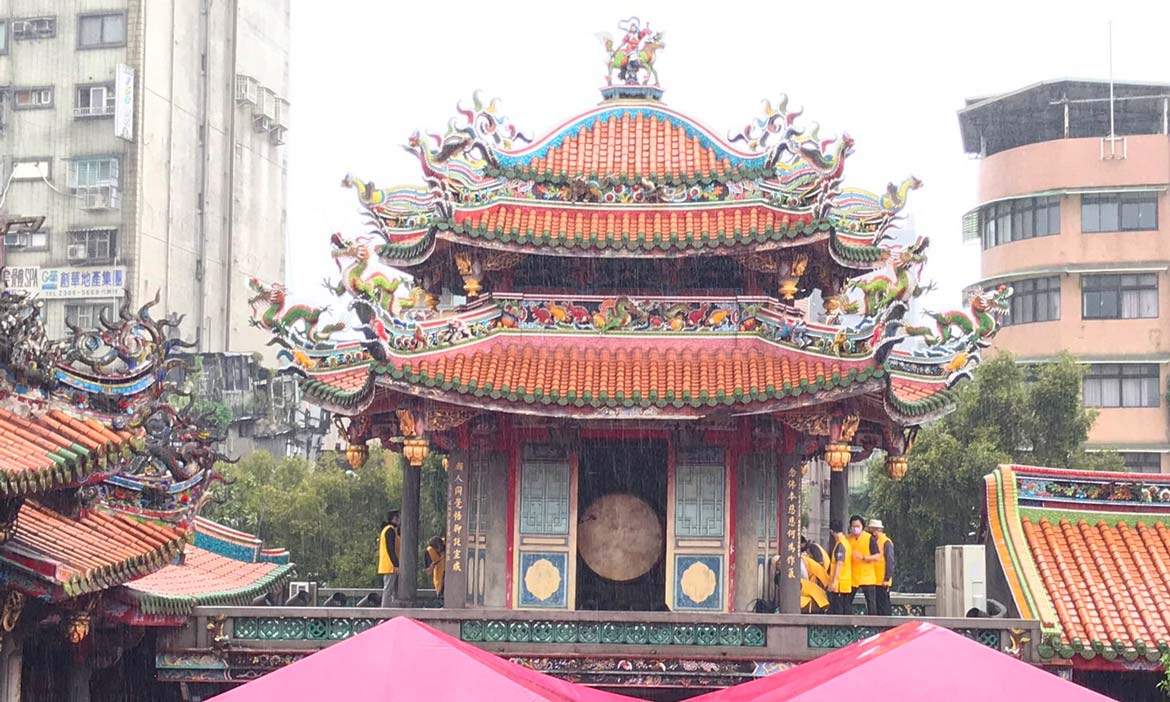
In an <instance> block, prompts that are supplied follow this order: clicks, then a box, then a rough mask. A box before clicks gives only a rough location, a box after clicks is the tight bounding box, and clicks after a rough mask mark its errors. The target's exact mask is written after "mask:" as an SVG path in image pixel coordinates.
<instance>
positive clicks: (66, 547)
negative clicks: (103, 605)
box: [0, 500, 186, 596]
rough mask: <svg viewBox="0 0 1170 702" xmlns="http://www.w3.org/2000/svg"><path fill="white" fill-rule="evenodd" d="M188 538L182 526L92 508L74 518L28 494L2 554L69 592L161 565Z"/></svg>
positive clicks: (108, 584) (92, 588)
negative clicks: (165, 525) (151, 521)
mask: <svg viewBox="0 0 1170 702" xmlns="http://www.w3.org/2000/svg"><path fill="white" fill-rule="evenodd" d="M185 543H186V535H185V534H184V532H183V531H181V530H179V529H177V528H174V527H163V526H158V525H155V524H151V523H148V522H137V521H134V520H132V519H130V518H128V517H124V516H121V515H110V514H105V513H103V512H100V511H89V512H86V513H85V514H83V515H82V516H81V518H79V519H71V518H69V517H66V516H64V515H62V514H60V513H58V512H56V511H54V510H52V509H49V508H48V507H46V506H44V505H42V504H40V503H38V502H36V501H35V500H26V501H25V503H24V504H23V505H22V506H21V508H20V513H19V514H18V515H17V517H16V527H15V529H14V530H13V533H12V535H11V536H10V538H9V539H8V540H7V541H6V542H5V543H4V544H3V546H0V560H4V561H7V562H8V563H10V564H12V565H15V566H16V567H19V568H22V569H24V570H28V571H31V572H33V573H36V574H37V575H39V576H41V577H42V578H44V579H46V580H49V581H50V582H52V583H54V584H55V585H59V586H61V587H63V588H64V590H65V593H66V594H67V595H69V596H76V595H78V594H81V593H85V592H93V591H96V590H102V589H105V588H108V587H111V586H114V585H117V584H120V583H122V582H125V581H127V580H130V579H131V578H134V577H136V576H140V575H144V574H146V573H149V572H151V571H153V570H155V569H157V568H161V567H163V566H164V565H166V564H167V563H168V562H169V561H171V560H173V559H174V558H175V557H176V556H177V555H178V554H179V553H180V552H181V551H182V548H183V546H184V544H185Z"/></svg>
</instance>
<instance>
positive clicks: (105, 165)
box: [69, 156, 118, 190]
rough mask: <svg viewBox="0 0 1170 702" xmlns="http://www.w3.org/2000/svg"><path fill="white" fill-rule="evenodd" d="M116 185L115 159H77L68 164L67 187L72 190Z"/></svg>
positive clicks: (116, 166)
mask: <svg viewBox="0 0 1170 702" xmlns="http://www.w3.org/2000/svg"><path fill="white" fill-rule="evenodd" d="M117 184H118V159H117V157H112V156H110V157H101V158H79V159H76V160H74V161H70V162H69V187H70V188H73V189H74V190H76V189H79V188H93V187H98V186H102V185H117Z"/></svg>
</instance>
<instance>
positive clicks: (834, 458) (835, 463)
mask: <svg viewBox="0 0 1170 702" xmlns="http://www.w3.org/2000/svg"><path fill="white" fill-rule="evenodd" d="M851 460H853V452H852V451H851V450H850V447H849V444H829V445H828V446H826V447H825V462H826V463H828V464H829V468H831V469H833V470H834V471H842V470H845V468H846V467H847V466H848V465H849V462H850V461H851Z"/></svg>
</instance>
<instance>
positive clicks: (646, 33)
mask: <svg viewBox="0 0 1170 702" xmlns="http://www.w3.org/2000/svg"><path fill="white" fill-rule="evenodd" d="M618 27H619V28H620V29H622V30H623V31H624V32H625V35H624V36H623V37H622V38H621V40H620V41H618V42H615V41H614V38H613V37H612V36H610V35H609V33H608V32H602V33H600V34H598V35H597V38H598V39H600V40H601V43H602V45H603V46H605V50H606V52H608V53H609V58H608V60H606V63H605V67H606V69H607V70H608V74H607V75H606V77H605V81H606V84H607V85H613V73H614V71H617V74H618V80H620V81H621V82H623V83H625V84H626V85H649V84H650V79H651V78H653V79H654V85H655V86H657V85H658V71H656V70H654V58H655V56H656V54H657V53H658V51H659V50H660V49H664V48H666V44H665V43H664V42H663V38H662V32H652V31H650V27H649V25H647V26H642V24H641V22H640V21H639V20H638V18H637V17H630V18H629V19H627V20H624V21H622V22H619V23H618ZM642 71H645V72H646V76H645V78H642V77H641V75H640V74H641V72H642Z"/></svg>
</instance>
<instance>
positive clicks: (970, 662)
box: [692, 623, 1110, 702]
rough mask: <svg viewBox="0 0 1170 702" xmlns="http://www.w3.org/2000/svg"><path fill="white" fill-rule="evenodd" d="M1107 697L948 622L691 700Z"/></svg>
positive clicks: (1074, 701) (899, 632) (1087, 701)
mask: <svg viewBox="0 0 1170 702" xmlns="http://www.w3.org/2000/svg"><path fill="white" fill-rule="evenodd" d="M850 699H865V700H897V701H898V702H938V700H946V702H968V701H970V702H976V701H978V702H986V701H987V700H995V699H1012V700H1060V701H1061V702H1109V699H1110V698H1108V697H1105V696H1103V695H1099V694H1097V693H1096V692H1093V691H1091V690H1086V689H1085V688H1083V687H1080V686H1079V685H1074V684H1073V683H1071V682H1068V681H1066V680H1063V679H1062V678H1059V677H1057V676H1056V675H1053V674H1052V673H1049V672H1046V671H1044V670H1041V669H1039V668H1035V667H1033V666H1031V665H1028V664H1027V663H1022V662H1020V661H1018V660H1016V659H1014V658H1012V657H1011V656H1007V655H1005V654H1003V653H1000V652H998V651H993V650H992V649H990V648H988V647H987V646H984V645H983V644H981V643H977V642H975V641H972V640H970V639H968V638H966V637H964V636H961V635H959V634H956V633H954V632H952V631H948V630H947V629H942V628H940V627H937V626H934V625H933V624H925V623H910V624H903V625H902V626H900V627H898V628H897V629H893V630H891V631H887V632H885V633H883V634H879V635H878V636H874V637H871V638H869V639H866V640H865V641H859V642H857V643H855V644H853V645H852V646H847V647H845V648H842V649H841V650H839V651H834V652H833V653H830V654H827V655H824V656H821V657H820V658H817V659H815V660H812V661H809V662H808V663H804V664H801V665H798V666H796V667H795V668H789V669H788V670H785V671H782V672H780V673H776V674H775V675H769V676H768V677H766V678H761V679H759V680H753V681H752V682H749V683H744V684H742V685H736V686H735V687H729V688H727V689H725V690H719V691H717V692H711V693H708V694H706V695H702V696H701V697H696V698H694V699H693V700H692V702H782V701H783V702H809V701H813V700H815V701H816V702H823V700H850Z"/></svg>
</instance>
